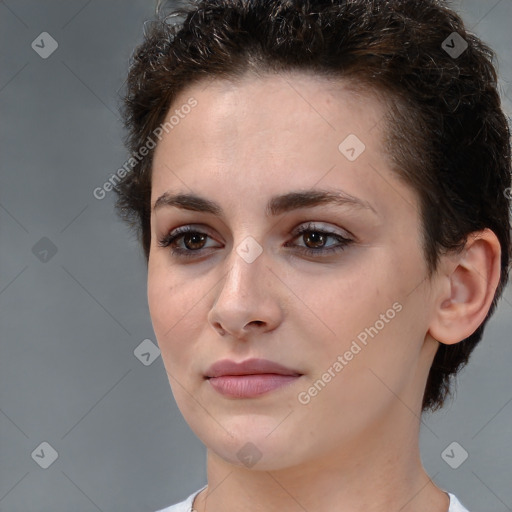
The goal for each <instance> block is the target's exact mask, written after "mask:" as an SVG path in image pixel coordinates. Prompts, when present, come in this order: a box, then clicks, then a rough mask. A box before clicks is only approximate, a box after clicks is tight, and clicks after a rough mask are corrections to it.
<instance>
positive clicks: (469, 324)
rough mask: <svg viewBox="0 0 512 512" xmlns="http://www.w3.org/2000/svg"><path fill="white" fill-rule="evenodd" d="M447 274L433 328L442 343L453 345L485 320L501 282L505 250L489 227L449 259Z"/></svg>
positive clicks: (435, 335) (437, 338) (469, 240)
mask: <svg viewBox="0 0 512 512" xmlns="http://www.w3.org/2000/svg"><path fill="white" fill-rule="evenodd" d="M443 258H448V259H446V260H445V268H446V269H448V270H447V272H446V273H445V274H444V275H442V277H441V280H442V288H443V289H442V290H440V291H439V294H438V304H437V305H436V306H435V311H434V315H433V317H432V321H431V324H430V328H429V333H430V334H431V336H433V338H435V339H436V340H438V341H439V342H440V343H445V344H447V345H451V344H454V343H458V342H459V341H462V340H464V339H465V338H467V337H468V336H471V334H473V333H474V332H475V331H476V329H477V328H478V327H479V326H480V324H481V323H482V322H483V321H484V320H485V317H486V316H487V312H488V311H489V308H490V307H491V304H492V301H493V298H494V294H495V292H496V288H497V287H498V284H499V280H500V268H501V247H500V243H499V240H498V238H497V237H496V235H495V233H494V232H493V231H491V230H490V229H488V228H486V229H484V230H482V231H477V232H475V233H472V234H471V235H469V236H468V240H467V242H466V246H465V248H464V250H463V251H462V252H461V253H460V254H459V255H457V256H455V257H454V256H453V255H452V256H445V257H443Z"/></svg>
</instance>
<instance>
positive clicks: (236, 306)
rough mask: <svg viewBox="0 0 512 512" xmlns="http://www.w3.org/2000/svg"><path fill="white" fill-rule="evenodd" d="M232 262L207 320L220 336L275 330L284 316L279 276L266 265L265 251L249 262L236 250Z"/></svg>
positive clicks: (248, 335) (237, 336)
mask: <svg viewBox="0 0 512 512" xmlns="http://www.w3.org/2000/svg"><path fill="white" fill-rule="evenodd" d="M230 263H231V265H230V267H229V270H228V272H227V273H226V275H225V277H224V278H223V279H222V280H221V284H220V285H219V287H218V288H217V295H216V300H215V302H214V304H213V306H212V307H211V309H210V311H209V313H208V322H209V323H210V325H211V326H212V327H213V328H214V329H215V330H216V331H217V332H218V333H219V334H220V335H221V336H224V335H226V334H229V335H230V336H232V337H233V338H236V339H247V338H248V337H250V336H251V335H256V334H262V333H265V332H269V331H272V330H274V329H275V328H276V327H277V326H278V325H279V323H280V322H281V321H282V316H283V311H282V307H281V304H280V301H279V297H278V290H277V287H276V285H277V284H278V282H279V280H277V279H276V277H275V276H274V274H273V273H272V271H271V270H270V268H269V267H268V266H267V262H266V259H265V257H264V253H262V254H261V255H260V256H259V257H258V258H257V259H256V260H255V261H253V262H252V263H247V261H245V260H244V259H243V258H241V257H240V256H239V255H238V254H237V253H236V251H233V257H232V258H231V259H230Z"/></svg>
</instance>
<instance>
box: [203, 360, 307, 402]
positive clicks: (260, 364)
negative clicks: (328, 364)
mask: <svg viewBox="0 0 512 512" xmlns="http://www.w3.org/2000/svg"><path fill="white" fill-rule="evenodd" d="M301 376H302V374H301V373H300V372H298V371H297V370H293V369H291V368H287V367H286V366H283V365H281V364H279V363H275V362H273V361H269V360H267V359H247V360H246V361H242V362H241V363H236V362H235V361H231V360H229V359H223V360H221V361H217V362H216V363H214V364H212V366H210V368H209V369H208V371H207V372H206V376H205V379H206V381H207V382H208V383H209V385H210V386H211V387H212V389H214V390H215V391H217V392H218V393H220V394H221V395H224V396H225V397H227V398H231V399H248V398H257V397H259V396H261V395H266V394H268V393H270V392H271V391H277V390H278V389H281V388H283V387H285V386H287V385H289V384H291V383H293V382H294V381H296V380H297V379H299V378H300V377H301Z"/></svg>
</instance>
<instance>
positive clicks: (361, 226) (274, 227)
mask: <svg viewBox="0 0 512 512" xmlns="http://www.w3.org/2000/svg"><path fill="white" fill-rule="evenodd" d="M347 85H348V84H344V83H343V82H342V83H339V82H338V83H337V84H336V86H334V84H333V83H332V82H328V81H327V80H326V79H323V78H322V79H321V78H315V77H311V76H306V75H302V74H298V73H296V74H289V75H269V76H265V77H260V78H255V77H249V76H248V77H247V78H244V79H243V80H242V81H241V82H239V83H236V84H233V83H231V82H227V81H221V80H214V81H212V82H208V83H206V82H202V83H198V84H195V85H194V86H192V87H190V88H188V89H187V90H185V91H183V92H182V94H181V95H180V96H179V98H177V100H176V101H175V102H174V104H173V106H172V108H171V111H173V110H174V109H175V108H179V106H180V105H182V104H185V103H186V102H187V100H188V99H189V98H190V97H194V98H195V99H196V100H197V102H198V103H197V106H196V107H195V108H193V109H192V111H191V112H190V113H189V114H188V115H187V116H186V117H185V118H184V119H182V120H181V121H180V123H179V124H178V125H176V126H175V127H174V129H173V130H172V131H169V133H167V134H164V136H163V138H162V140H161V141H160V142H159V144H158V146H157V148H156V150H155V151H156V152H155V156H154V164H153V183H152V204H154V203H155V201H156V199H157V198H158V197H160V196H161V195H162V194H164V193H165V192H168V193H178V192H180V193H192V192H193V193H194V194H197V195H200V196H202V197H204V198H207V199H209V200H212V201H215V202H216V203H218V204H219V206H221V208H222V209H223V212H224V213H223V215H222V216H216V215H213V214H210V213H202V212H194V211H190V210H184V209H178V208H176V207H169V206H163V207H161V208H159V209H158V210H156V211H154V212H153V213H152V217H151V230H152V242H151V250H150V257H149V266H148V303H149V309H150V314H151V318H152V322H153V327H154V330H155V334H156V337H157V340H158V343H159V345H160V349H161V352H162V357H163V360H164V364H165V367H166V371H167V373H168V376H169V382H170V385H171V388H172V392H173V394H174V397H175V399H176V402H177V404H178V407H179V409H180V411H181V412H182V414H183V416H184V418H185V420H186V421H187V423H188V424H189V425H190V427H191V429H192V430H193V431H194V433H195V434H196V435H197V436H198V437H199V439H200V440H201V441H202V442H203V443H204V444H205V445H206V447H207V449H208V461H207V473H208V484H209V485H208V489H207V490H212V491H213V490H214V492H211V494H209V493H208V492H206V491H203V492H202V493H201V495H200V496H199V497H197V498H196V500H195V503H194V507H195V509H196V510H198V511H199V512H202V511H204V510H207V511H209V512H220V511H222V512H231V511H234V510H240V509H241V508H242V509H243V510H245V511H249V512H253V511H263V510H264V511H276V512H277V511H278V510H279V511H281V510H287V511H292V512H294V511H303V510H310V511H312V510H315V511H317V512H327V511H330V510H338V511H351V512H359V511H361V512H362V511H366V512H377V511H379V512H384V511H386V512H389V511H394V510H396V511H397V512H398V511H399V510H400V512H412V511H414V512H423V511H424V512H427V511H429V512H446V511H447V510H448V503H449V499H448V496H447V495H446V494H445V493H444V492H442V491H441V490H440V489H438V488H437V487H436V486H435V485H434V484H433V483H432V482H431V481H430V480H429V477H428V476H427V474H426V473H425V471H424V469H423V467H422V464H421V461H420V455H419V448H418V436H419V424H420V417H421V400H422V395H423V390H424V388H425V384H426V379H427V375H428V370H429V368H430V365H431V363H432V360H433V357H434V355H435V351H436V349H437V346H438V341H436V340H439V341H441V342H443V343H456V342H458V341H460V340H462V339H464V337H465V336H467V335H469V334H471V332H473V331H474V330H475V329H476V328H477V326H478V325H479V323H480V322H481V321H482V320H483V319H484V317H485V314H486V312H487V310H488V308H489V305H490V303H491V300H492V295H493V288H494V289H495V288H496V286H497V282H498V279H499V266H498V262H499V243H498V241H497V239H496V237H495V235H494V234H493V233H492V232H490V231H488V230H485V231H483V232H480V233H477V234H476V235H475V237H473V238H472V239H471V240H470V241H469V242H468V245H467V248H466V251H464V252H463V253H461V254H459V255H451V256H446V257H443V259H442V262H441V265H440V267H439V271H438V272H437V273H436V274H435V275H434V277H433V278H432V279H431V280H428V279H427V269H426V263H425V261H424V259H423V253H422V249H421V238H420V222H419V216H418V201H417V197H416V194H415V193H414V191H413V190H411V189H410V188H409V187H407V186H406V185H405V184H404V183H403V182H401V181H399V180H398V178H397V177H396V175H395V174H394V173H393V172H392V170H391V168H390V163H389V159H388V158H387V156H386V154H385V151H384V142H383V133H384V130H385V124H384V122H383V116H384V114H385V110H384V104H383V103H382V102H381V101H380V100H379V99H378V97H377V96H374V95H370V94H368V93H365V94H363V93H360V94H358V93H356V92H354V91H353V90H351V89H350V88H349V87H348V86H347ZM349 134H355V135H356V136H357V137H358V138H359V139H360V140H361V141H362V142H363V143H364V144H365V146H366V147H365V150H364V151H363V152H362V154H361V155H360V156H359V157H358V158H357V159H356V160H355V161H353V162H351V161H349V159H347V158H346V157H345V156H344V154H342V152H340V150H339V148H338V146H339V145H340V143H342V142H343V141H344V140H345V139H346V137H347V136H348V135H349ZM311 189H322V190H331V191H333V190H338V191H344V192H345V193H348V194H350V195H351V196H354V197H356V198H358V199H360V200H362V201H365V202H367V203H369V205H371V208H372V209H373V210H372V209H370V208H366V209H365V208H356V207H354V206H352V205H319V206H315V207H313V208H302V209H300V210H295V211H291V212H286V213H283V214H282V215H278V216H276V217H273V216H268V215H266V212H265V207H266V204H267V201H268V200H269V199H270V197H272V196H274V195H279V194H286V193H289V192H292V191H308V190H311ZM308 222H314V223H315V229H316V230H317V231H322V232H325V231H328V232H333V233H335V234H338V235H341V236H344V237H345V238H349V239H352V240H353V242H352V243H350V244H348V245H347V246H346V247H345V248H344V250H342V251H340V252H337V253H333V254H330V255H326V256H321V255H318V256H316V257H315V256H307V255H304V254H302V253H301V252H300V249H301V248H308V247H309V248H313V249H314V248H315V247H320V248H321V247H322V246H323V245H322V241H320V242H318V238H316V239H315V238H311V236H310V235H311V232H309V235H308V234H307V233H306V234H304V235H298V236H297V235H295V234H294V230H295V228H297V227H299V226H301V225H307V223H308ZM191 224H192V225H194V227H195V228H197V230H198V231H200V232H202V233H205V234H207V235H208V238H206V240H205V241H204V242H203V243H202V244H201V243H200V242H198V241H197V239H196V240H195V241H194V240H192V241H191V240H190V238H189V239H188V241H187V237H186V236H185V237H182V238H181V239H179V240H178V241H177V242H176V243H175V246H176V247H179V248H182V249H184V250H186V249H187V247H188V250H189V252H193V250H194V249H195V250H196V251H197V249H200V251H199V252H196V253H194V254H193V257H192V258H183V257H182V258H180V257H179V256H173V255H172V254H171V252H170V251H171V249H170V247H160V246H159V245H158V241H159V240H160V239H162V238H163V237H164V236H166V235H167V234H168V233H169V232H171V231H173V230H175V229H176V228H177V227H180V226H185V225H191ZM249 236H250V237H252V238H253V239H254V240H256V241H257V243H258V244H259V245H260V246H261V249H262V251H263V252H262V253H261V254H260V255H259V256H258V257H257V258H256V259H255V260H254V261H253V262H252V263H247V262H246V261H245V260H244V259H243V258H242V257H241V256H240V255H239V253H238V252H237V248H238V247H239V246H242V247H243V244H242V242H244V243H245V239H246V237H249ZM317 236H318V235H317ZM324 240H325V241H324V242H323V244H324V245H325V246H326V247H330V246H336V245H338V241H337V239H336V238H333V237H328V238H326V239H324ZM185 242H187V244H188V246H187V245H185ZM241 244H242V245H241ZM201 247H204V248H201ZM190 248H192V249H190ZM317 250H318V249H317ZM198 254H200V255H198ZM319 254H320V253H319ZM393 304H399V306H401V308H400V311H399V312H396V314H395V315H394V317H393V318H392V319H389V318H388V317H387V319H388V322H385V323H384V327H383V328H381V329H378V334H376V335H374V337H368V342H367V345H366V346H364V345H362V344H361V343H359V345H360V346H361V350H360V351H359V352H358V353H357V354H356V355H355V356H354V357H353V358H352V359H351V360H350V361H348V362H347V364H346V365H344V367H343V369H342V370H341V371H338V372H334V373H335V377H332V378H331V379H330V382H328V383H327V384H326V385H325V387H323V389H321V391H320V392H318V393H317V394H316V396H313V397H311V400H310V401H309V402H308V403H307V404H303V403H300V401H299V400H298V394H299V393H300V392H304V391H307V390H308V389H309V388H310V387H311V386H312V385H313V383H314V382H315V381H317V380H318V379H319V378H321V376H322V375H323V374H324V373H325V372H327V371H328V369H329V368H332V367H333V364H334V363H335V361H336V360H337V358H338V356H339V355H343V354H344V353H345V352H347V351H348V350H349V349H350V347H351V344H352V342H353V341H354V340H357V336H358V334H360V333H361V332H363V331H364V330H365V329H366V328H370V327H371V326H376V325H377V324H376V322H377V321H378V320H380V319H382V316H381V315H382V314H386V311H388V310H389V309H390V308H391V309H392V305H393ZM380 325H381V324H378V326H379V327H380ZM252 357H261V358H265V359H270V360H272V361H275V362H278V363H280V364H282V365H285V366H287V367H289V368H292V369H295V370H297V371H298V372H299V373H301V374H303V375H302V376H301V377H300V378H299V379H298V380H296V381H294V382H293V383H292V384H290V385H289V386H286V387H283V388H280V389H278V390H275V391H272V392H270V393H267V394H265V395H262V396H260V397H258V398H251V399H236V398H227V397H225V396H222V395H220V394H219V393H218V392H216V391H215V390H214V389H213V388H212V386H211V385H210V383H209V382H208V381H207V380H205V378H204V375H205V373H206V370H207V368H208V367H209V366H210V365H211V364H212V363H214V362H215V361H218V360H220V359H225V358H229V359H233V360H236V361H242V360H245V359H248V358H252ZM247 443H252V444H251V445H247ZM244 446H246V450H247V449H249V450H252V451H251V453H253V454H256V453H257V454H258V456H260V458H259V460H258V461H257V463H256V464H254V465H253V466H251V467H248V466H247V465H244V463H243V461H242V460H241V459H240V458H239V456H238V455H237V453H238V452H239V450H240V449H242V448H243V447H244ZM247 446H251V447H252V448H247ZM254 446H255V447H256V448H257V451H256V449H255V448H254ZM334 482H335V485H334V484H333V483H334Z"/></svg>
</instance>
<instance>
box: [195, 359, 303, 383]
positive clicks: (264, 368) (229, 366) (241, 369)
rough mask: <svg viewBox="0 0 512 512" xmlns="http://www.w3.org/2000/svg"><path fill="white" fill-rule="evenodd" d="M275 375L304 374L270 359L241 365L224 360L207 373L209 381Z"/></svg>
mask: <svg viewBox="0 0 512 512" xmlns="http://www.w3.org/2000/svg"><path fill="white" fill-rule="evenodd" d="M258 374H275V375H289V376H293V377H300V376H301V375H302V374H301V373H300V372H298V371H297V370H294V369H291V368H287V367H286V366H283V365H281V364H279V363H275V362H274V361H269V360H268V359H255V358H253V359H247V360H245V361H242V362H240V363H237V362H235V361H231V360H230V359H222V360H220V361H217V362H216V363H214V364H212V365H211V366H210V368H208V370H207V371H206V374H205V377H206V378H207V379H209V378H212V377H222V376H227V375H229V376H232V375H258Z"/></svg>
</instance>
